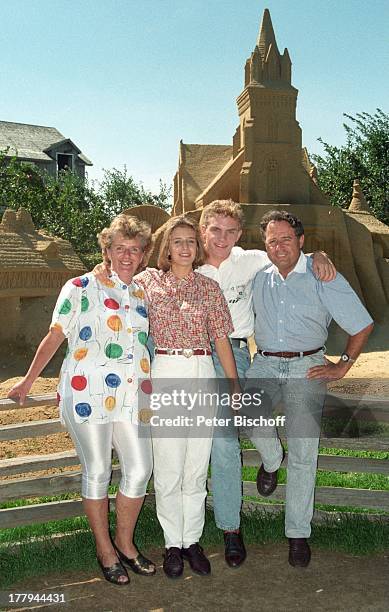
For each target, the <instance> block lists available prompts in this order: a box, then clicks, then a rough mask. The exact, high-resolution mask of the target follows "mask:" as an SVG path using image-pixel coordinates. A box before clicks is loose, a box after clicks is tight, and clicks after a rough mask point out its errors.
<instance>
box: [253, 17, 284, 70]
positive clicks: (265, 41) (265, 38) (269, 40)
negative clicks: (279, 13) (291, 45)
mask: <svg viewBox="0 0 389 612" xmlns="http://www.w3.org/2000/svg"><path fill="white" fill-rule="evenodd" d="M270 45H271V46H272V47H273V49H274V51H275V52H276V53H277V54H278V55H279V54H280V52H279V51H278V47H277V42H276V37H275V34H274V30H273V24H272V22H271V17H270V13H269V9H265V10H264V12H263V17H262V23H261V27H260V30H259V34H258V39H257V47H258V48H259V51H260V53H261V56H262V60H265V59H266V57H267V54H268V51H269V47H270Z"/></svg>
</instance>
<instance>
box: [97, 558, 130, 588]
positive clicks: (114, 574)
mask: <svg viewBox="0 0 389 612" xmlns="http://www.w3.org/2000/svg"><path fill="white" fill-rule="evenodd" d="M96 558H97V563H98V564H99V565H100V568H101V571H102V572H103V576H104V578H105V579H106V580H108V582H112V584H117V585H118V586H124V585H127V584H130V579H129V577H128V574H127V571H126V569H125V568H124V567H123V566H122V564H121V563H120V561H118V562H117V563H114V564H113V565H110V566H109V567H105V566H104V565H103V564H102V563H101V561H100V559H99V558H98V557H96ZM123 576H125V577H126V578H127V580H125V581H124V580H119V578H122V577H123Z"/></svg>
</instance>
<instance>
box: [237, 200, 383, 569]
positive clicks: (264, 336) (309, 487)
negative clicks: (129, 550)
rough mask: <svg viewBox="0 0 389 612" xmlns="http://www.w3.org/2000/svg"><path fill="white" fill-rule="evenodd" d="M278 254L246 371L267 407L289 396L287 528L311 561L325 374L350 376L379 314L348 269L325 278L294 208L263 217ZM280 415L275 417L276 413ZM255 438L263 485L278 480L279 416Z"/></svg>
mask: <svg viewBox="0 0 389 612" xmlns="http://www.w3.org/2000/svg"><path fill="white" fill-rule="evenodd" d="M261 232H262V235H263V237H264V241H265V246H266V251H267V254H268V257H269V259H270V262H271V263H269V264H268V265H267V266H266V267H265V268H264V269H263V270H261V271H260V272H258V273H257V275H256V277H255V280H254V286H253V307H254V313H255V341H256V345H257V348H258V352H257V354H256V355H255V357H254V360H253V363H252V365H251V366H250V368H249V370H248V371H247V373H246V378H247V381H248V383H247V388H250V391H251V392H255V391H257V392H258V391H260V393H261V397H262V412H263V414H264V415H265V414H267V416H269V415H270V414H271V406H272V405H275V404H276V403H278V401H280V400H282V401H283V404H284V410H285V415H286V434H287V442H288V468H287V485H286V509H285V534H286V537H287V538H289V563H290V564H291V565H293V566H299V567H306V566H307V565H308V564H309V561H310V557H311V552H310V548H309V544H308V542H307V538H309V536H310V533H311V519H312V514H313V501H314V487H315V477H316V466H317V456H318V447H319V436H320V421H321V414H322V408H323V404H324V399H325V386H326V385H325V382H326V381H330V380H337V379H339V378H342V377H343V376H344V375H345V374H346V372H347V371H348V370H349V369H350V367H351V366H352V364H353V363H354V361H355V360H356V359H357V357H358V355H359V354H360V352H361V350H362V348H363V346H364V344H365V342H366V341H367V338H368V336H369V334H370V332H371V330H372V328H373V322H372V319H371V317H370V315H369V313H368V312H367V310H366V309H365V307H364V306H363V304H362V303H361V302H360V300H359V298H358V296H357V295H356V294H355V292H354V291H353V289H352V288H351V287H350V285H349V283H348V282H347V281H346V280H345V278H344V277H343V276H342V275H341V274H337V275H336V278H335V279H334V280H332V281H330V282H327V283H323V282H322V281H320V280H318V279H317V278H316V277H315V275H314V274H313V273H312V265H311V261H310V259H309V258H307V257H306V256H305V255H304V253H303V252H302V250H301V249H302V247H303V244H304V228H303V226H302V223H301V221H300V220H299V219H298V218H297V217H295V216H293V215H291V214H290V213H288V212H286V211H272V212H270V213H268V214H266V215H265V216H264V217H263V219H262V222H261ZM332 319H334V320H335V321H336V322H337V323H338V325H339V326H340V327H341V328H342V329H344V331H346V332H347V334H349V337H348V341H347V345H346V347H345V351H344V353H343V354H342V356H341V358H340V360H339V361H338V362H337V363H334V362H330V361H328V360H327V359H326V358H325V357H324V344H325V341H326V339H327V335H328V332H327V328H328V326H329V324H330V322H331V320H332ZM273 422H274V421H273ZM253 442H254V443H255V445H256V447H257V449H258V451H259V452H260V453H261V456H262V461H263V463H262V465H261V467H260V469H259V472H258V476H257V487H258V491H259V493H261V494H262V495H264V496H268V495H270V494H271V493H272V492H273V491H274V489H275V488H276V486H277V472H278V468H279V466H280V464H281V462H282V459H283V448H282V445H281V443H280V440H279V438H278V435H277V430H276V428H275V426H273V425H272V423H271V421H270V423H269V426H267V427H262V428H261V430H260V432H258V429H255V430H254V433H253Z"/></svg>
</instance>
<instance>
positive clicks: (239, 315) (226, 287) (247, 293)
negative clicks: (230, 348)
mask: <svg viewBox="0 0 389 612" xmlns="http://www.w3.org/2000/svg"><path fill="white" fill-rule="evenodd" d="M268 263H269V258H268V256H267V254H266V253H265V251H259V250H250V251H245V250H244V249H242V248H241V247H233V248H232V250H231V253H230V255H229V257H227V259H225V260H224V261H223V262H222V263H221V264H220V266H219V267H218V268H216V267H215V266H212V265H211V264H204V265H203V266H200V268H197V272H200V273H201V274H203V275H204V276H207V277H208V278H212V279H213V280H215V281H216V282H217V283H218V284H219V286H220V288H221V290H222V292H223V294H224V297H225V298H226V300H227V304H228V307H229V309H230V313H231V317H232V323H233V325H234V332H233V333H232V334H231V338H248V337H249V336H251V335H252V334H253V333H254V313H253V307H252V300H253V280H254V277H255V275H256V274H257V272H259V270H263V268H264V267H265V266H267V265H268Z"/></svg>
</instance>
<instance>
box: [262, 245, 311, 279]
mask: <svg viewBox="0 0 389 612" xmlns="http://www.w3.org/2000/svg"><path fill="white" fill-rule="evenodd" d="M306 271H307V256H306V255H305V254H304V253H303V252H302V251H301V252H300V257H299V258H298V260H297V263H296V265H295V267H294V268H293V270H291V271H290V272H289V274H288V276H287V277H286V278H288V277H289V276H290V275H291V274H293V272H296V273H297V274H305V273H306ZM265 272H266V274H271V273H272V272H274V273H275V274H278V275H279V276H281V275H280V273H279V271H278V268H277V266H276V265H275V264H272V265H271V266H269V267H268V268H266V270H265ZM285 280H286V279H285Z"/></svg>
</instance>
